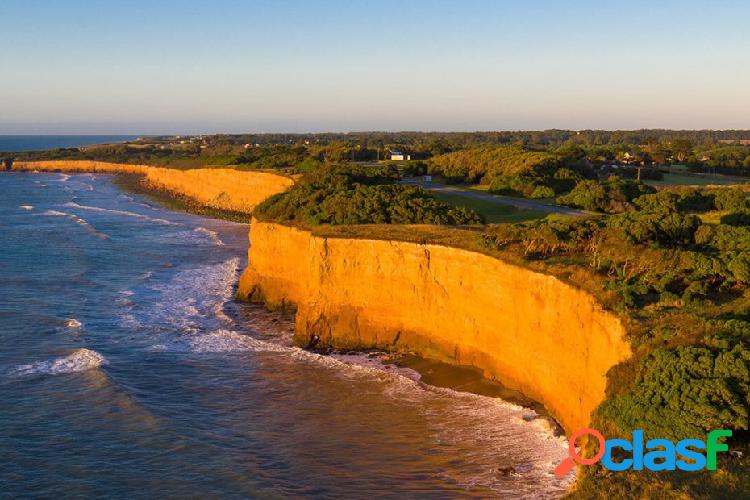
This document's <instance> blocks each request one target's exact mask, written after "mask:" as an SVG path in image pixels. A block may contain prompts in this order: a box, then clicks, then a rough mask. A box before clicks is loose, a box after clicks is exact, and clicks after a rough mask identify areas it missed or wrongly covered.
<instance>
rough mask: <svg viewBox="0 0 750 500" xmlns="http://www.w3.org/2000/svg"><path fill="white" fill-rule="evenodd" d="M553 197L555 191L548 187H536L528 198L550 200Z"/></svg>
mask: <svg viewBox="0 0 750 500" xmlns="http://www.w3.org/2000/svg"><path fill="white" fill-rule="evenodd" d="M554 196H555V190H554V189H552V188H551V187H549V186H536V187H535V188H534V191H532V192H531V195H530V196H529V198H552V197H554Z"/></svg>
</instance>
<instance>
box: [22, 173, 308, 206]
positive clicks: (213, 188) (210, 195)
mask: <svg viewBox="0 0 750 500" xmlns="http://www.w3.org/2000/svg"><path fill="white" fill-rule="evenodd" d="M12 168H13V170H27V171H40V172H43V171H65V172H100V173H128V174H142V175H144V176H145V182H146V184H147V185H148V186H150V187H153V188H156V189H163V190H166V191H171V192H173V193H175V194H178V195H182V196H186V197H188V198H191V199H193V200H195V201H196V202H198V203H200V204H202V205H206V206H208V207H211V208H217V209H221V210H232V211H236V212H247V213H250V212H252V210H253V208H255V206H256V205H257V204H258V203H260V202H262V201H263V200H265V199H266V198H268V197H269V196H272V195H274V194H276V193H280V192H282V191H285V190H286V189H288V188H289V187H290V186H291V185H292V184H293V183H294V181H293V180H292V179H290V178H288V177H284V176H281V175H276V174H273V173H267V172H247V171H239V170H232V169H225V168H211V169H190V170H178V169H173V168H160V167H151V166H147V165H126V164H119V163H106V162H97V161H78V160H71V161H38V162H14V163H13V167H12Z"/></svg>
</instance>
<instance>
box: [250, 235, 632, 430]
mask: <svg viewBox="0 0 750 500" xmlns="http://www.w3.org/2000/svg"><path fill="white" fill-rule="evenodd" d="M251 240H252V246H251V247H250V251H249V266H248V268H247V270H246V271H245V273H244V274H243V276H242V279H241V281H240V289H239V292H238V295H239V296H240V297H241V298H243V297H244V298H247V297H250V298H253V299H255V300H263V301H265V302H266V303H267V304H268V305H269V306H272V307H273V306H283V305H285V304H294V305H296V306H297V319H296V322H297V331H296V341H297V342H298V343H300V344H307V342H308V341H309V338H310V336H311V335H313V334H315V335H319V336H320V339H321V343H322V344H323V345H332V346H336V347H339V348H343V349H346V348H368V347H377V348H384V349H396V350H406V351H416V352H419V353H421V354H422V355H424V356H425V357H431V358H436V359H441V360H445V361H449V362H453V363H460V364H464V365H472V366H475V367H477V368H480V369H482V370H483V371H484V373H485V374H486V375H487V376H488V377H490V378H495V379H498V380H500V381H502V382H503V383H505V384H506V385H509V386H511V387H514V388H517V389H519V390H521V391H522V392H523V393H525V394H526V395H528V396H529V397H532V398H534V399H536V400H538V401H540V402H542V403H543V404H544V405H545V407H546V408H547V409H548V410H549V411H550V412H551V413H552V414H553V415H554V416H555V417H556V418H557V419H558V421H559V422H560V423H561V424H562V425H563V427H564V428H565V429H566V431H568V432H569V433H570V432H572V431H574V430H576V429H578V428H581V427H586V426H587V425H588V424H589V418H590V413H591V411H592V410H593V409H594V408H595V407H596V406H597V405H598V404H599V403H600V402H601V401H602V399H603V398H604V390H605V386H606V377H605V374H606V372H607V370H608V369H609V368H610V367H611V366H613V365H615V364H617V363H619V362H621V361H623V360H625V359H627V358H628V357H629V356H630V355H631V350H630V346H629V344H628V343H627V342H626V341H625V339H624V335H625V329H624V327H623V325H622V324H621V322H620V320H619V319H618V318H617V317H616V316H615V315H613V314H611V313H608V312H606V311H604V310H603V309H602V308H601V307H600V306H599V304H598V303H597V302H596V300H595V299H594V298H593V297H592V296H590V295H588V294H586V293H585V292H583V291H581V290H578V289H576V288H574V287H572V286H570V285H567V284H565V283H563V282H561V281H560V280H558V279H557V278H555V277H552V276H548V275H544V274H540V273H536V272H533V271H530V270H527V269H524V268H521V267H517V266H513V265H509V264H506V263H504V262H502V261H500V260H498V259H495V258H492V257H489V256H485V255H482V254H478V253H475V252H470V251H466V250H460V249H455V248H448V247H443V246H437V245H419V244H415V243H407V242H394V241H374V240H361V239H338V238H322V237H317V236H313V235H311V234H310V233H308V232H306V231H301V230H298V229H294V228H289V227H286V226H282V225H278V224H270V223H259V222H257V221H253V224H252V230H251Z"/></svg>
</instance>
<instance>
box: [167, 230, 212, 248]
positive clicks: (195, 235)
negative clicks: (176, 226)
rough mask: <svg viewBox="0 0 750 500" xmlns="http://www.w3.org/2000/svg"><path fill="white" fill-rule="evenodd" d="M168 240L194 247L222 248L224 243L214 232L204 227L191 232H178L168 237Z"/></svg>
mask: <svg viewBox="0 0 750 500" xmlns="http://www.w3.org/2000/svg"><path fill="white" fill-rule="evenodd" d="M169 237H170V238H174V239H178V240H182V241H185V242H188V243H192V244H194V245H211V246H223V245H224V242H223V241H221V238H219V234H218V233H217V232H216V231H211V230H210V229H207V228H205V227H196V228H195V229H193V230H191V231H178V232H176V233H172V234H170V235H169Z"/></svg>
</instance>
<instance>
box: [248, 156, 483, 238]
mask: <svg viewBox="0 0 750 500" xmlns="http://www.w3.org/2000/svg"><path fill="white" fill-rule="evenodd" d="M397 177H398V174H397V173H395V172H393V171H391V172H388V171H385V172H383V171H373V170H372V169H352V168H347V167H335V168H329V169H323V170H319V171H316V172H314V173H311V174H308V175H307V176H306V177H305V178H304V179H302V180H301V181H300V182H298V183H296V184H295V185H294V187H292V189H290V190H289V191H287V192H285V193H281V194H278V195H276V196H273V197H271V198H269V199H268V200H266V201H265V202H263V203H261V204H260V205H259V206H258V207H256V209H255V212H254V215H255V216H256V217H258V218H259V219H261V220H273V221H277V222H286V223H301V224H303V225H308V226H311V225H316V224H453V225H456V224H480V223H482V222H483V221H482V218H481V217H480V216H479V215H478V214H476V213H475V212H473V211H471V210H467V209H465V208H461V207H454V206H452V205H449V204H447V203H444V202H442V201H439V200H437V199H435V198H434V197H433V196H432V195H430V194H429V193H428V192H427V191H425V190H424V189H422V188H421V187H416V186H406V185H402V184H397V183H396V182H395V180H396V179H397Z"/></svg>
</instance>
